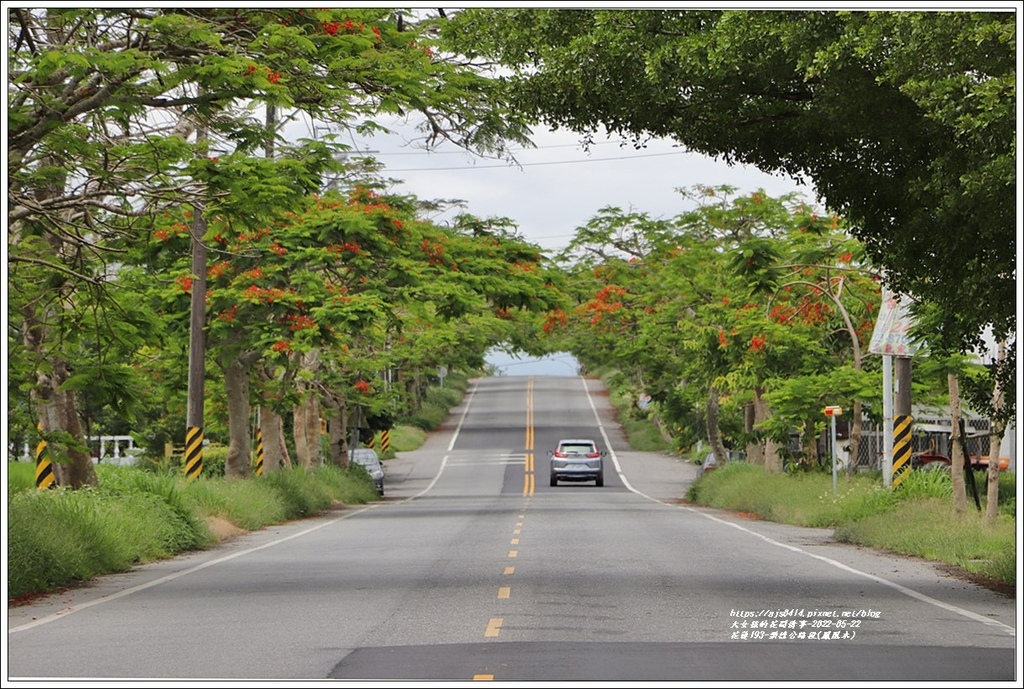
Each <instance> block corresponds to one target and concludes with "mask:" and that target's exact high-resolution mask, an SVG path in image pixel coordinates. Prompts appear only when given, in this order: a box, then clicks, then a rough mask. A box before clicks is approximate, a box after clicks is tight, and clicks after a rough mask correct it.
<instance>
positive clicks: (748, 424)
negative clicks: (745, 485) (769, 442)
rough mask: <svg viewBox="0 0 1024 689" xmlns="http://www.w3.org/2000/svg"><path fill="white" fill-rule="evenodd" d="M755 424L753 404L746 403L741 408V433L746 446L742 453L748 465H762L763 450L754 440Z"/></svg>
mask: <svg viewBox="0 0 1024 689" xmlns="http://www.w3.org/2000/svg"><path fill="white" fill-rule="evenodd" d="M756 422H757V409H756V407H755V405H754V403H753V402H748V403H747V404H746V405H744V407H743V432H744V433H745V434H746V435H747V438H748V440H747V445H746V447H745V448H744V451H745V452H746V455H747V462H748V463H749V464H759V465H763V464H764V448H762V447H761V443H760V441H758V440H756V439H755V436H754V434H755V432H756V429H755V425H756Z"/></svg>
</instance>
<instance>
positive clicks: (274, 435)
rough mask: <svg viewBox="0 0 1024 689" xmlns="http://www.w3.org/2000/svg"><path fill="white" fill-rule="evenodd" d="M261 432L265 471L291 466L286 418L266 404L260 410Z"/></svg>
mask: <svg viewBox="0 0 1024 689" xmlns="http://www.w3.org/2000/svg"><path fill="white" fill-rule="evenodd" d="M260 433H261V434H262V435H263V473H265V474H266V473H268V472H271V471H277V470H278V469H281V468H283V467H290V466H291V465H292V459H291V457H289V456H288V446H287V445H286V444H285V438H284V419H282V418H281V415H280V414H278V413H277V412H276V411H274V410H273V409H271V408H269V407H266V406H264V407H263V408H262V409H261V411H260Z"/></svg>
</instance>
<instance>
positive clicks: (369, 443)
mask: <svg viewBox="0 0 1024 689" xmlns="http://www.w3.org/2000/svg"><path fill="white" fill-rule="evenodd" d="M366 446H367V447H368V448H370V449H371V450H372V449H373V448H375V447H376V446H377V434H376V433H374V434H372V435H371V436H370V439H369V440H367V441H366Z"/></svg>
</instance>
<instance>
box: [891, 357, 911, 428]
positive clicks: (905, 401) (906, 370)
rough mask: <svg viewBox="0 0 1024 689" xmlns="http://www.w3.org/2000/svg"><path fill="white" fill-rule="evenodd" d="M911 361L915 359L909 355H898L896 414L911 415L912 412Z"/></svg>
mask: <svg viewBox="0 0 1024 689" xmlns="http://www.w3.org/2000/svg"><path fill="white" fill-rule="evenodd" d="M911 361H913V360H912V359H911V358H910V357H907V356H898V357H896V372H895V376H896V403H895V410H894V411H895V415H896V416H909V415H910V414H911V411H910V406H911V399H910V389H911V387H910V385H911V365H910V364H911Z"/></svg>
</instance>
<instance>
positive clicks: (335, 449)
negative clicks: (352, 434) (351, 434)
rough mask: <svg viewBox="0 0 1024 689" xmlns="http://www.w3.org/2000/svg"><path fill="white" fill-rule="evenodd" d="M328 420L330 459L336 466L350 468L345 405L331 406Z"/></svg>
mask: <svg viewBox="0 0 1024 689" xmlns="http://www.w3.org/2000/svg"><path fill="white" fill-rule="evenodd" d="M329 413H330V417H329V418H328V420H327V438H328V446H329V448H330V451H329V458H328V459H329V461H330V463H331V464H333V465H334V466H336V467H340V468H342V469H347V468H348V441H347V440H346V438H345V431H346V429H347V423H346V422H347V419H346V415H345V407H344V406H340V405H339V406H336V407H331V408H330V409H329Z"/></svg>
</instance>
